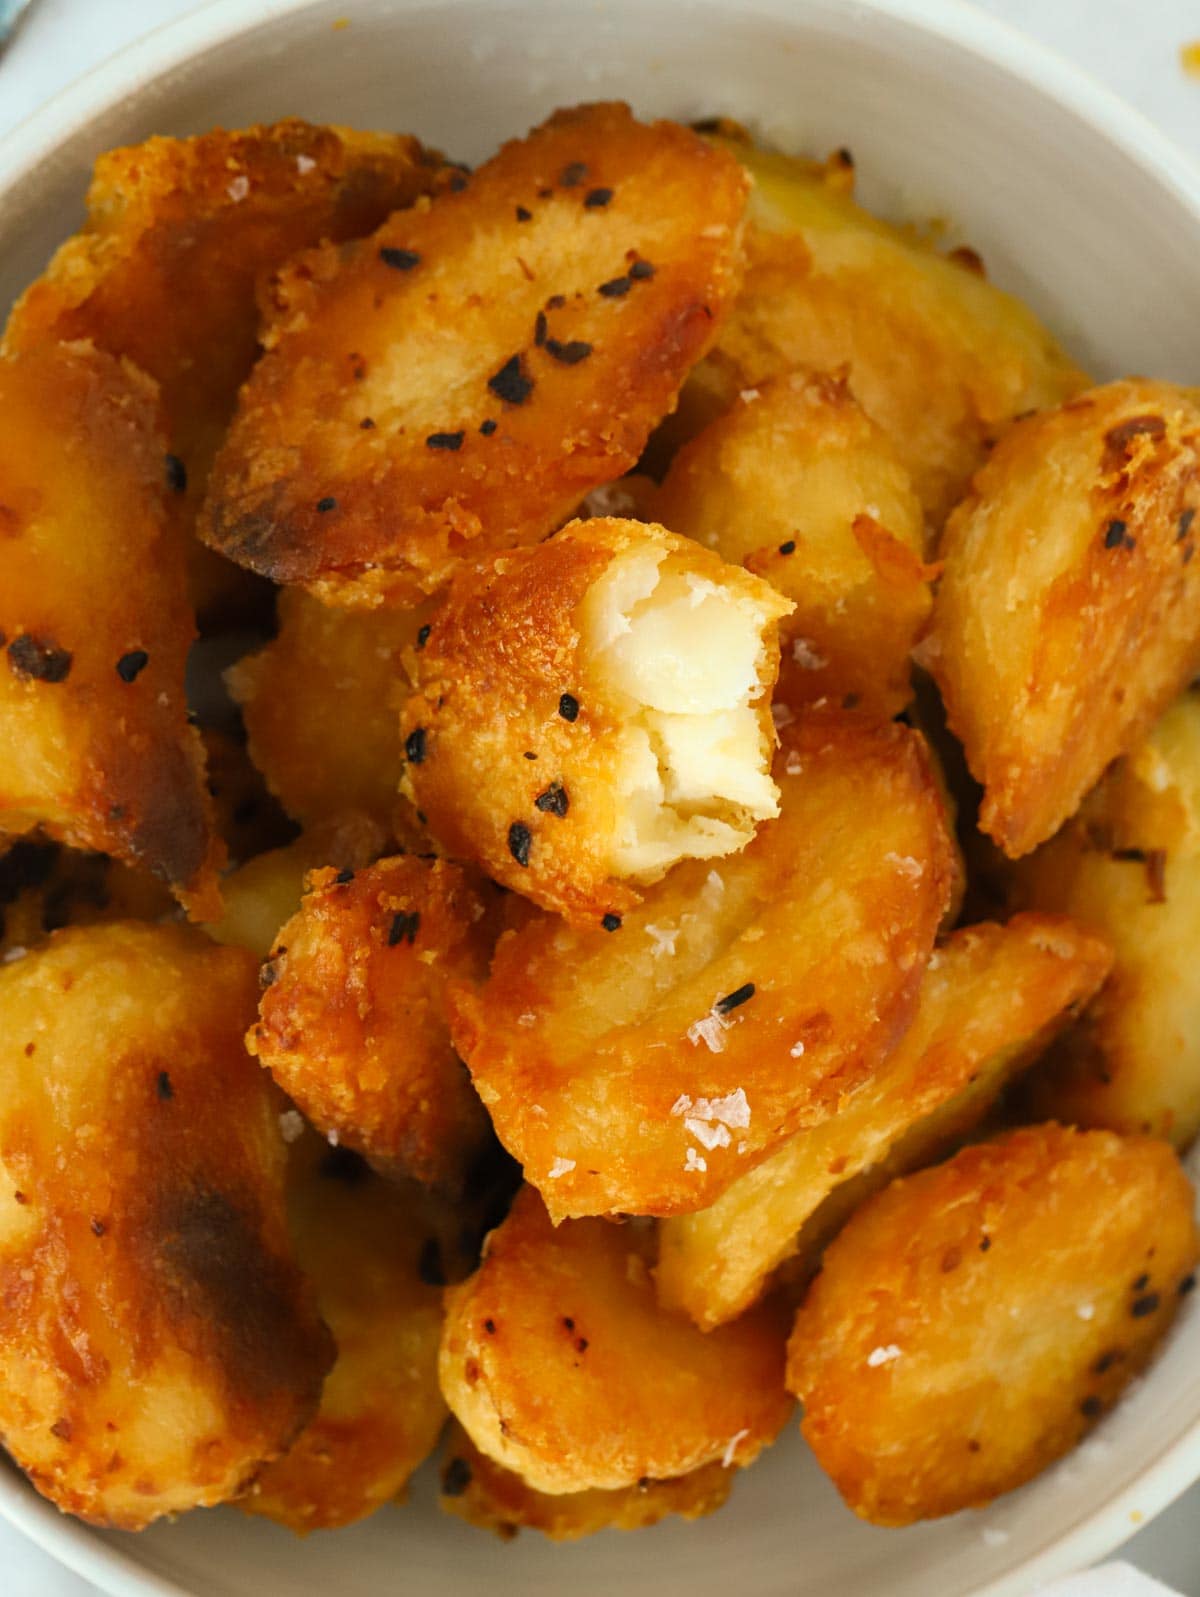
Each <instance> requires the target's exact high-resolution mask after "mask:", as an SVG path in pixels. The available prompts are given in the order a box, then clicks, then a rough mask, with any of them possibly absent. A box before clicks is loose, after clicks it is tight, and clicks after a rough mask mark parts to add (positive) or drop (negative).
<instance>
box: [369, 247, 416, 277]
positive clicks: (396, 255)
mask: <svg viewBox="0 0 1200 1597" xmlns="http://www.w3.org/2000/svg"><path fill="white" fill-rule="evenodd" d="M379 259H380V260H381V261H382V262H383V264H384V265H385V266H390V267H392V269H393V270H394V271H397V272H411V271H412V269H413V267H414V266H419V265H420V264H421V257H420V256H419V255H418V254H417V252H416V250H402V249H396V248H394V247H393V246H391V245H386V244H385V245H384V247H383V249H381V250H380V252H379Z"/></svg>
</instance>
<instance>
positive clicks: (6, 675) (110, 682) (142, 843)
mask: <svg viewBox="0 0 1200 1597" xmlns="http://www.w3.org/2000/svg"><path fill="white" fill-rule="evenodd" d="M165 450H166V440H165V437H164V434H163V431H162V427H161V417H160V412H159V406H158V400H157V395H156V391H155V388H154V384H153V383H152V382H150V380H149V379H148V378H146V377H144V376H142V375H141V374H140V373H138V372H136V371H134V369H133V368H132V367H130V366H127V365H123V364H122V363H121V362H119V361H116V360H114V359H113V358H112V357H111V356H109V355H104V354H100V353H98V352H97V351H95V350H93V349H92V348H90V346H88V345H86V344H74V345H69V346H63V347H60V348H58V349H50V350H43V351H39V352H36V353H33V354H30V355H24V356H21V357H20V358H19V359H15V360H3V359H0V544H2V547H3V550H4V557H3V579H2V581H0V638H2V639H3V645H0V647H3V648H4V651H5V652H4V659H3V660H2V661H0V835H8V836H12V835H19V834H21V833H23V832H28V831H30V830H32V829H33V828H34V827H36V826H41V827H42V828H43V829H44V831H45V832H46V833H48V834H49V835H50V836H52V837H55V838H58V839H60V840H62V841H63V842H66V843H70V844H71V845H72V846H73V847H75V848H80V849H95V850H101V851H103V852H104V853H107V854H112V855H114V856H116V858H118V859H121V860H124V861H126V862H127V863H128V864H132V865H141V866H143V867H144V868H145V869H147V870H150V871H152V872H153V873H154V874H155V875H156V876H158V877H160V878H161V879H162V880H163V881H166V882H168V883H169V884H170V886H171V887H172V888H173V890H174V891H175V893H176V895H177V896H178V897H179V899H180V901H181V902H182V903H183V904H184V905H185V906H186V907H187V909H188V912H189V913H190V914H192V915H193V916H196V917H199V918H203V917H204V916H209V915H213V914H216V913H219V909H220V895H219V891H218V888H217V881H216V870H217V868H218V867H219V865H220V864H221V861H222V856H223V851H222V848H221V845H220V843H219V841H218V839H217V837H216V834H215V832H214V830H213V823H212V805H211V802H210V800H209V797H208V794H207V792H206V791H205V785H204V754H203V749H202V747H201V744H200V739H199V735H198V734H197V733H196V731H195V730H194V729H193V728H192V727H189V725H188V723H187V705H186V703H185V700H184V691H183V674H184V665H185V662H186V659H187V652H188V647H189V645H190V643H191V641H192V636H193V631H194V628H193V624H192V615H191V610H190V608H189V605H188V600H187V594H186V591H185V586H184V572H183V556H182V551H181V549H180V547H179V544H178V541H177V540H176V539H175V538H174V537H173V536H172V535H171V532H170V523H171V518H172V516H173V515H174V514H175V512H174V511H173V510H172V509H171V507H170V505H169V502H168V497H169V492H170V490H169V488H168V483H167V471H166V467H165V465H164V453H165Z"/></svg>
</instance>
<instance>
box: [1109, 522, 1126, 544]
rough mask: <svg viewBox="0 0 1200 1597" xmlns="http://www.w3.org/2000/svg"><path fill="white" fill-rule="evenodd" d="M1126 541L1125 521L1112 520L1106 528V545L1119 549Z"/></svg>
mask: <svg viewBox="0 0 1200 1597" xmlns="http://www.w3.org/2000/svg"><path fill="white" fill-rule="evenodd" d="M1124 541H1125V522H1123V521H1110V522H1109V524H1108V526H1107V527H1105V529H1104V547H1105V548H1106V549H1119V548H1120V547H1121V545H1122V544H1123V543H1124Z"/></svg>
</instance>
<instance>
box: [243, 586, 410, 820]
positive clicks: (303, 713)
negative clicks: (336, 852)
mask: <svg viewBox="0 0 1200 1597" xmlns="http://www.w3.org/2000/svg"><path fill="white" fill-rule="evenodd" d="M431 615H432V607H429V606H425V607H421V608H419V609H416V610H378V611H376V612H374V613H363V612H358V613H353V612H350V611H347V610H331V609H329V608H328V607H327V606H326V605H323V604H321V603H320V602H319V601H318V600H316V599H313V598H310V597H309V595H308V594H306V593H305V592H303V590H302V589H298V588H290V589H287V590H286V591H285V592H283V593H281V594H280V596H279V632H278V635H277V636H276V637H275V638H274V639H273V640H272V641H271V642H270V643H268V644H267V645H266V646H265V648H262V649H259V650H258V652H257V653H255V654H249V655H246V656H245V658H244V659H241V660H239V661H238V662H237V664H236V665H233V666H230V668H229V670H228V671H226V673H225V681H226V683H227V684H228V687H229V691H230V693H231V694H232V695H233V697H234V699H235V700H236V701H237V703H238V704H239V705H240V706H241V709H242V716H243V718H244V720H245V723H246V731H247V733H248V734H249V738H250V754H251V757H252V759H253V760H254V763H255V765H257V766H258V768H259V770H260V771H261V772H262V773H263V775H264V777H265V778H266V781H267V785H268V786H269V787H270V789H271V791H272V793H274V794H275V796H276V798H278V800H279V802H280V803H281V804H282V805H283V807H284V809H285V810H287V812H288V814H289V815H290V816H292V818H293V819H294V820H297V821H301V822H302V823H303V824H304V825H306V826H308V825H311V824H312V823H313V822H314V821H326V820H329V819H330V817H332V816H335V815H339V814H341V813H342V812H343V811H345V810H347V809H353V810H358V811H361V812H362V813H363V814H365V815H370V816H371V817H372V818H373V819H374V820H376V821H377V822H378V823H379V825H380V826H382V827H383V828H384V829H385V830H386V831H387V832H389V833H392V832H393V831H395V830H396V829H397V827H400V828H402V829H404V830H407V829H408V823H407V822H406V821H405V820H404V819H403V818H402V817H398V814H397V812H398V810H399V809H400V808H401V806H402V805H403V800H401V798H400V796H399V791H398V790H399V786H400V773H401V770H402V768H403V764H404V759H403V754H402V747H401V740H400V723H399V705H400V703H401V702H402V700H403V698H404V695H405V693H406V692H407V690H408V677H407V674H406V671H405V667H404V655H405V651H406V650H408V649H410V648H412V647H413V646H414V645H415V644H416V643H417V642H418V639H419V638H420V636H421V631H422V628H423V627H424V626H425V625H426V624H427V623H428V621H429V619H430V617H431Z"/></svg>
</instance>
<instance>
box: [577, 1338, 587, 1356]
mask: <svg viewBox="0 0 1200 1597" xmlns="http://www.w3.org/2000/svg"><path fill="white" fill-rule="evenodd" d="M587 1350H588V1339H587V1337H586V1336H577V1337H576V1338H575V1351H576V1353H586V1352H587Z"/></svg>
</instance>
